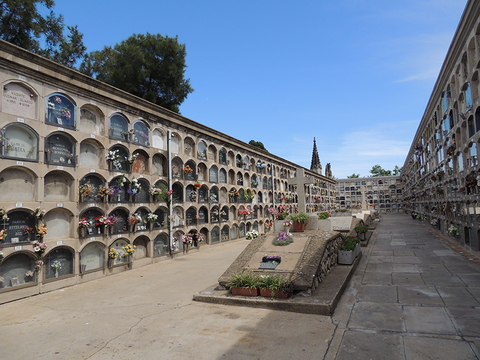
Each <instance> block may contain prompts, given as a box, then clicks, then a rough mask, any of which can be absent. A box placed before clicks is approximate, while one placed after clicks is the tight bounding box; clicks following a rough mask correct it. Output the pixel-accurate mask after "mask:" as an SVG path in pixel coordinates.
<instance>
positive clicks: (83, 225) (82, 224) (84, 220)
mask: <svg viewBox="0 0 480 360" xmlns="http://www.w3.org/2000/svg"><path fill="white" fill-rule="evenodd" d="M92 223H93V222H92V220H87V218H84V217H82V218H81V219H80V221H79V222H78V227H79V228H80V229H85V228H87V227H90V226H92Z"/></svg>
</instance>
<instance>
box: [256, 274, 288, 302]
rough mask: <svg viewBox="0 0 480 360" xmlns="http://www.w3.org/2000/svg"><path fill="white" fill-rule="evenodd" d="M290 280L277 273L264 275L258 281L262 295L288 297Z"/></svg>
mask: <svg viewBox="0 0 480 360" xmlns="http://www.w3.org/2000/svg"><path fill="white" fill-rule="evenodd" d="M290 285H291V284H290V281H288V280H287V279H285V278H282V277H280V276H278V275H276V274H274V275H262V276H260V279H259V281H258V287H259V288H260V295H261V296H270V297H272V298H273V297H277V298H283V299H286V298H288V297H289V296H290V293H291V286H290Z"/></svg>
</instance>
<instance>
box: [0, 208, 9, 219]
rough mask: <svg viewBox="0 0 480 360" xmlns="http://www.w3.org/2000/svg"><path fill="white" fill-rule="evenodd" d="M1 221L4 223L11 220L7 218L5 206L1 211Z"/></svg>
mask: <svg viewBox="0 0 480 360" xmlns="http://www.w3.org/2000/svg"><path fill="white" fill-rule="evenodd" d="M0 220H3V221H8V220H10V219H9V218H8V216H7V209H5V206H4V207H3V208H2V209H0Z"/></svg>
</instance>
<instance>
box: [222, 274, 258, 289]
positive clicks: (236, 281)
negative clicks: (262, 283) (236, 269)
mask: <svg viewBox="0 0 480 360" xmlns="http://www.w3.org/2000/svg"><path fill="white" fill-rule="evenodd" d="M259 280H260V277H259V276H258V275H253V274H252V273H251V272H250V271H249V270H247V271H242V272H241V273H234V274H233V276H232V277H231V278H230V279H229V280H228V282H227V284H226V285H225V286H226V287H227V288H228V289H230V288H232V287H248V288H256V287H258V282H259Z"/></svg>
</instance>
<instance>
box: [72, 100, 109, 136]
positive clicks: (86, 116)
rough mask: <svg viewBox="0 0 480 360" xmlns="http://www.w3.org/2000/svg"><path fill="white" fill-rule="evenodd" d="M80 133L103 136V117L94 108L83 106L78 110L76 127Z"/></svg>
mask: <svg viewBox="0 0 480 360" xmlns="http://www.w3.org/2000/svg"><path fill="white" fill-rule="evenodd" d="M78 127H79V129H80V131H83V132H86V133H90V134H95V135H103V131H104V127H105V126H104V116H103V114H102V113H101V112H100V110H98V109H97V108H95V107H94V106H91V105H85V106H84V107H82V109H81V110H80V123H79V125H78Z"/></svg>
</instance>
